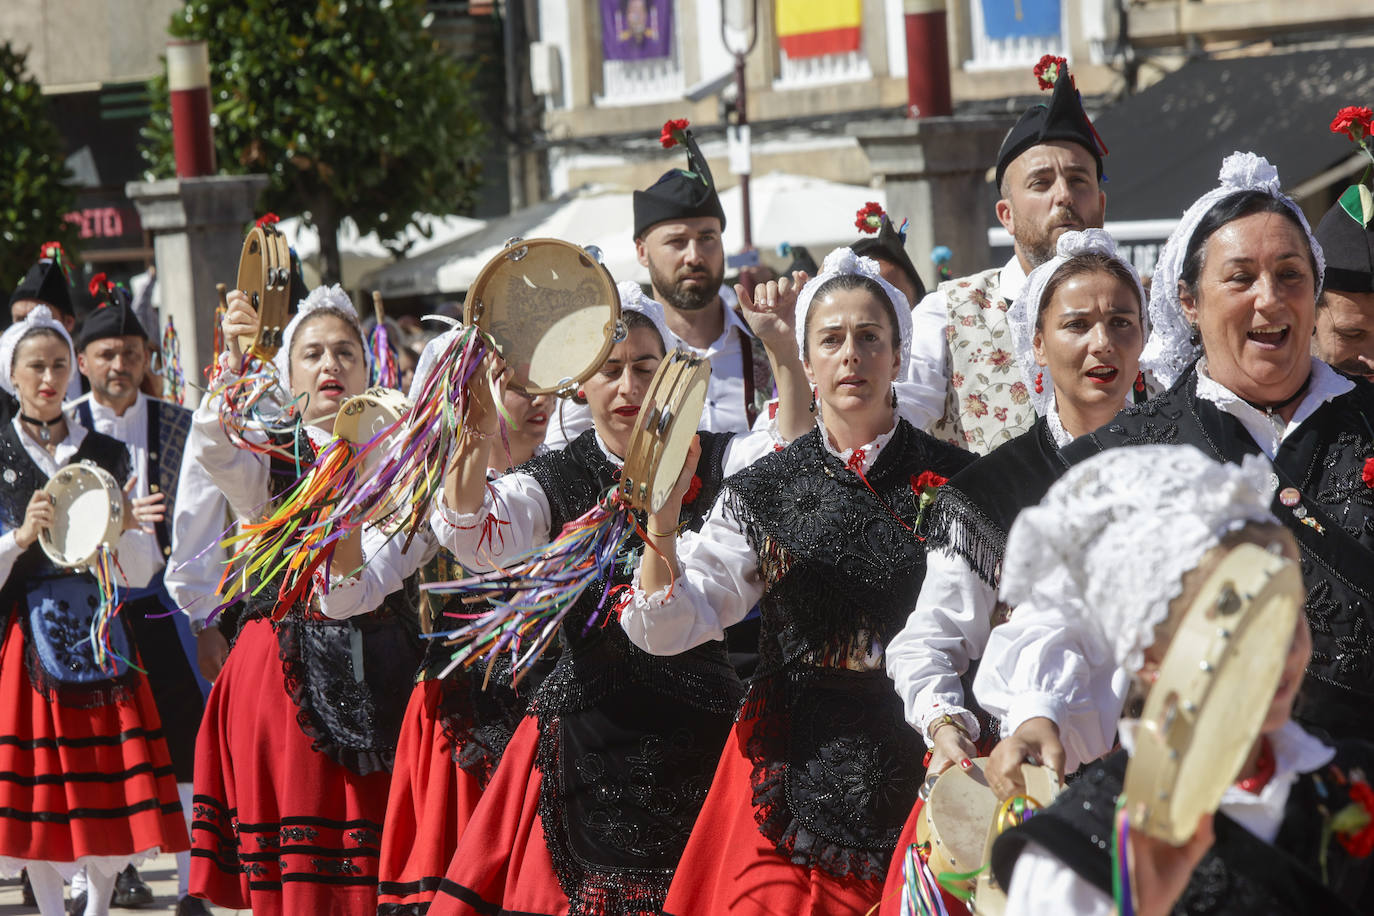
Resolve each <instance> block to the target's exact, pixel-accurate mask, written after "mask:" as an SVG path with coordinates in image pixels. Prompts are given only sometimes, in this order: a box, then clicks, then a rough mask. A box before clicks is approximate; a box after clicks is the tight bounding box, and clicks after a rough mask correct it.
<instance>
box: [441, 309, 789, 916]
mask: <svg viewBox="0 0 1374 916" xmlns="http://www.w3.org/2000/svg"><path fill="white" fill-rule="evenodd" d="M620 296H621V301H622V304H623V307H624V311H623V312H622V316H621V317H622V321H623V322H624V325H625V327H626V329H627V332H628V334H627V336H626V337H625V339H624V340H623V341H620V342H618V343H617V344H616V345H615V346H614V348H613V349H612V350H611V354H610V356H609V357H608V358H607V360H606V362H605V364H604V365H603V366H602V368H601V370H600V371H599V372H597V373H596V374H595V375H593V376H592V377H591V378H589V379H588V380H587V381H586V382H585V383H584V384H583V390H584V392H585V394H586V398H587V402H588V405H589V406H590V408H591V413H592V418H593V428H592V429H591V430H588V431H587V432H585V433H583V434H582V435H581V436H579V437H578V438H577V439H574V440H573V441H572V442H571V443H570V444H569V445H568V446H567V447H566V448H564V449H562V450H559V451H555V452H550V453H548V454H546V455H541V456H538V457H536V458H535V459H534V460H533V461H530V462H528V463H527V464H525V465H524V466H523V467H521V468H519V469H517V470H516V471H514V472H512V473H510V474H507V475H506V476H504V477H502V478H500V479H499V480H496V481H494V482H492V483H491V484H487V483H486V481H485V469H486V467H487V464H488V459H487V450H488V449H489V448H490V447H491V446H490V439H489V438H483V437H486V436H489V435H491V434H492V433H493V431H494V428H495V423H496V418H495V416H492V415H491V414H490V413H488V414H487V415H486V416H482V417H480V418H479V419H477V420H470V422H474V423H476V425H475V426H474V427H473V428H474V429H475V430H476V431H477V432H476V434H475V435H476V438H474V439H473V440H472V441H471V443H470V444H469V445H468V446H467V447H466V448H467V450H466V451H465V452H462V453H460V454H461V455H462V458H461V460H460V461H459V462H458V463H457V464H456V465H455V466H454V467H453V468H451V469H450V471H449V472H448V478H447V481H446V485H445V493H444V505H443V506H442V508H441V510H440V511H439V512H438V513H436V515H435V516H434V528H435V532H436V534H437V535H438V536H439V541H440V543H441V544H442V545H443V546H445V547H447V548H448V549H449V550H451V551H452V552H453V554H454V556H455V557H456V558H457V559H458V560H459V562H461V563H462V564H463V565H464V566H465V567H468V568H469V569H477V570H482V569H491V568H493V567H494V566H496V565H498V564H500V563H502V562H503V561H504V560H506V559H508V558H510V557H513V556H516V555H518V554H520V553H521V552H522V551H525V550H527V549H529V548H531V547H535V546H537V545H540V544H544V543H547V542H548V541H550V540H551V539H553V538H554V537H555V536H556V535H557V534H558V533H559V531H560V530H561V529H562V528H563V526H564V525H565V524H566V523H568V522H570V521H573V520H574V519H577V518H578V517H580V516H581V515H583V514H584V513H586V512H587V511H588V510H590V509H592V508H593V507H594V506H596V505H597V504H598V501H599V500H600V499H601V497H602V495H603V494H604V493H606V491H607V490H608V488H610V487H611V486H612V485H613V483H614V482H615V481H616V479H617V477H618V474H619V471H620V468H621V465H622V456H623V455H624V454H625V451H626V446H627V445H628V444H629V439H630V432H631V429H632V428H633V426H634V422H635V417H636V416H637V414H638V413H639V409H640V405H641V404H642V402H643V399H644V396H645V394H646V393H647V389H648V385H649V382H650V381H651V379H652V378H653V376H654V373H655V371H656V370H657V368H658V365H659V363H660V362H661V361H662V359H663V358H664V355H665V354H664V348H663V340H664V339H665V337H666V330H665V326H664V324H663V320H662V312H661V307H660V306H659V305H658V304H657V303H655V302H653V301H652V300H649V299H646V298H645V297H644V295H643V293H642V292H641V291H640V290H639V288H638V287H637V286H636V285H635V284H633V283H622V284H620ZM700 437H701V445H700V450H701V454H702V455H703V457H702V459H701V461H700V463H699V467H700V469H699V471H698V475H697V479H698V481H699V486H698V492H697V493H696V496H695V498H694V499H691V500H688V501H687V505H685V506H682V507H681V512H680V513H678V514H675V515H674V516H673V520H672V525H674V526H676V525H678V524H683V525H686V526H688V527H693V526H699V525H700V523H701V520H702V517H703V515H704V513H705V510H706V508H707V507H709V506H710V505H711V503H712V501H713V500H714V499H715V494H716V492H717V491H718V490H719V489H720V483H721V481H722V480H723V479H724V478H725V477H726V475H728V474H730V473H733V472H734V471H737V470H739V469H740V468H743V467H745V466H746V465H747V464H748V462H749V461H751V460H752V459H753V458H755V457H757V456H758V455H760V454H762V453H763V452H765V451H767V450H768V449H770V448H771V447H772V442H771V439H770V438H769V437H768V436H767V435H766V434H755V435H751V436H734V435H732V434H728V433H727V434H716V433H701V434H700ZM642 549H643V545H642V542H641V541H640V540H639V538H638V537H637V536H634V537H631V538H630V540H629V541H628V542H626V545H625V546H624V547H623V548H622V549H621V555H620V557H619V558H618V561H617V563H616V573H615V575H614V577H613V578H612V580H611V581H605V580H603V581H601V582H599V583H598V584H597V585H595V586H593V587H592V588H590V589H588V590H587V592H586V593H584V594H583V595H582V596H581V598H579V599H578V601H577V603H576V604H575V605H574V606H573V608H572V609H571V610H570V611H569V612H568V614H567V617H566V618H565V619H564V621H563V623H562V626H561V631H560V634H561V635H560V639H561V642H562V654H561V655H560V657H559V659H558V662H557V665H556V666H555V668H554V670H553V672H552V673H551V674H549V676H548V677H547V678H546V679H545V680H544V682H543V683H542V684H541V685H540V686H539V689H538V690H537V691H536V692H535V694H534V697H533V699H532V701H531V705H530V711H529V714H528V715H527V716H526V717H525V718H524V720H523V721H522V722H521V723H520V726H519V727H518V728H517V729H516V732H515V735H514V737H512V739H511V741H510V744H509V745H508V746H507V748H506V752H505V755H504V757H503V758H502V760H501V765H500V767H498V768H497V770H496V774H495V776H494V777H493V779H492V781H491V783H490V784H489V785H488V786H487V788H486V790H485V792H484V793H483V795H482V798H481V800H480V801H479V802H478V805H477V810H476V811H475V812H474V813H473V816H472V819H471V820H470V821H469V822H468V825H467V827H466V830H465V832H464V834H463V836H462V837H460V838H459V842H458V850H457V852H456V853H455V854H454V856H453V862H452V864H451V865H450V866H449V869H448V875H447V880H446V881H445V882H444V885H443V887H441V888H440V891H439V894H438V895H437V896H436V897H435V900H434V904H433V906H432V907H431V909H430V913H431V914H434V916H438V914H444V916H448V914H478V913H488V912H495V911H496V910H498V909H499V910H501V911H503V912H507V911H508V912H519V913H538V914H565V913H572V914H595V916H600V914H626V916H641V914H644V916H647V914H656V913H659V912H660V910H661V907H662V905H663V896H664V894H665V893H666V892H667V889H668V883H669V881H670V880H671V879H672V876H673V870H674V868H675V867H676V866H677V862H678V857H679V855H680V854H681V852H682V847H683V845H684V844H685V843H686V841H687V835H688V833H689V832H690V831H691V828H692V823H693V822H694V821H695V819H696V816H697V811H698V809H699V807H700V805H701V801H702V799H703V798H704V797H705V795H706V786H707V785H708V783H709V782H710V778H711V771H712V768H713V767H714V766H715V761H716V758H717V757H718V756H719V754H720V748H721V744H722V743H723V742H724V741H725V737H726V734H727V733H728V732H729V730H730V723H731V721H732V720H733V718H734V715H735V711H736V710H737V709H738V708H739V704H740V701H741V699H742V698H743V694H744V689H743V685H741V683H740V681H739V678H738V676H737V675H736V674H735V672H734V669H733V668H731V667H730V662H729V659H728V656H727V655H726V651H725V646H724V644H723V643H722V642H719V641H708V642H704V643H703V644H702V645H700V646H698V647H696V648H695V649H694V650H693V651H691V652H686V653H683V654H682V655H679V656H677V657H675V658H671V659H660V658H654V657H653V656H651V655H649V654H647V653H645V652H643V651H641V650H639V649H637V648H635V647H634V646H633V645H631V644H630V641H629V640H628V639H627V638H626V636H625V633H624V632H623V631H622V630H620V628H619V627H617V626H615V624H614V620H613V619H612V617H613V614H614V608H613V607H612V605H613V604H615V603H618V602H615V596H611V600H610V601H608V602H607V603H606V606H605V607H604V608H600V609H599V608H598V605H599V604H600V603H601V600H602V595H603V593H604V592H606V591H607V590H611V589H615V588H618V587H621V586H625V585H627V584H628V582H629V576H630V572H631V571H632V570H633V565H634V561H635V558H636V557H637V556H638V554H639V553H640V552H641V550H642Z"/></svg>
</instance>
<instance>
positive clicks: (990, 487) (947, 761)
mask: <svg viewBox="0 0 1374 916" xmlns="http://www.w3.org/2000/svg"><path fill="white" fill-rule="evenodd" d="M1007 320H1008V322H1009V324H1010V326H1011V332H1012V340H1013V342H1014V344H1015V347H1016V351H1017V353H1016V356H1017V364H1018V365H1019V366H1021V367H1022V373H1023V375H1024V376H1025V378H1024V381H1023V384H1024V385H1025V388H1026V392H1027V395H1028V396H1029V398H1030V400H1031V403H1032V404H1033V405H1034V407H1035V412H1036V414H1037V416H1038V417H1039V419H1038V420H1037V421H1036V423H1035V425H1034V426H1033V427H1032V428H1031V429H1030V430H1029V431H1028V432H1026V433H1024V434H1023V435H1020V436H1018V437H1016V438H1015V439H1013V440H1011V441H1010V442H1007V443H1005V444H1003V445H1001V446H999V447H998V448H996V449H994V450H993V451H992V452H990V453H989V454H988V455H986V456H984V457H983V458H980V459H978V460H977V461H976V462H974V463H973V464H972V465H971V466H969V467H968V468H967V469H966V470H964V471H963V472H961V473H960V474H958V475H956V476H955V477H954V478H953V479H951V480H950V481H949V483H947V484H945V485H944V486H943V487H941V488H940V490H939V493H938V494H937V496H936V498H935V504H934V505H933V506H932V507H931V512H930V514H929V516H928V517H927V518H926V520H925V521H926V524H925V525H924V526H923V527H922V534H923V535H924V536H925V538H926V550H927V569H926V578H925V582H924V583H923V584H922V585H921V593H920V596H919V597H918V598H917V600H916V607H915V609H914V610H913V611H912V612H911V615H910V617H909V618H908V619H907V621H906V626H905V627H904V628H903V629H902V632H901V633H899V634H898V635H897V637H896V638H895V639H893V640H892V644H891V645H890V646H888V651H887V671H888V674H890V675H891V676H892V680H893V683H894V685H895V686H896V689H897V693H898V695H899V696H900V697H901V698H902V702H903V704H904V706H905V709H906V719H907V721H908V722H909V723H910V724H911V725H912V727H914V728H915V729H916V730H917V731H919V732H920V733H921V735H922V737H923V738H924V739H925V742H926V745H927V747H929V748H930V752H931V760H930V765H929V771H928V772H929V774H930V775H935V774H938V773H942V772H944V770H945V769H947V768H948V767H950V766H951V765H953V764H956V763H957V764H959V765H960V766H963V767H968V766H971V765H972V764H971V762H970V761H971V758H974V757H977V756H979V748H981V749H982V750H983V751H984V752H986V751H987V749H988V748H990V747H992V745H993V744H994V743H995V742H996V741H997V739H998V735H997V723H996V721H995V720H992V719H990V718H989V717H988V716H987V715H986V714H985V713H984V712H983V711H982V709H981V708H980V706H979V704H978V702H976V699H981V697H977V698H975V697H973V696H970V690H969V687H970V686H971V685H972V683H973V675H974V673H975V672H976V671H977V670H978V660H979V658H980V657H981V656H982V654H983V650H984V648H985V647H986V646H987V644H988V639H989V636H990V635H991V633H992V629H993V627H994V626H996V625H998V624H999V623H1001V622H1002V621H1005V620H1006V619H1007V617H1008V616H1010V612H1011V609H1009V608H1007V607H1006V606H1005V605H1001V604H999V603H998V600H997V588H998V585H999V583H1000V580H1001V575H1002V553H1003V548H1004V547H1005V545H1006V541H1007V533H1008V532H1009V531H1010V530H1011V525H1012V523H1013V522H1014V521H1015V520H1016V516H1017V515H1018V514H1019V513H1020V512H1021V510H1022V509H1025V508H1026V507H1028V506H1033V505H1035V504H1036V503H1037V502H1039V501H1040V499H1041V497H1043V496H1044V495H1045V491H1046V490H1047V489H1048V488H1049V486H1050V485H1051V484H1052V483H1054V481H1055V480H1057V479H1058V478H1059V476H1060V475H1061V474H1063V473H1064V471H1066V470H1067V469H1068V467H1069V465H1068V462H1067V461H1066V460H1065V459H1064V458H1063V457H1062V456H1061V455H1060V453H1059V449H1060V448H1062V447H1063V446H1065V445H1068V444H1069V443H1070V442H1072V441H1073V440H1074V439H1075V438H1076V437H1078V436H1082V435H1084V434H1086V433H1090V432H1092V431H1093V430H1095V429H1097V428H1098V427H1099V426H1102V425H1104V424H1106V423H1107V422H1109V421H1110V420H1111V419H1112V417H1114V416H1116V414H1117V413H1118V412H1119V411H1120V410H1121V409H1122V408H1123V407H1124V406H1125V405H1127V404H1128V403H1130V402H1131V400H1132V399H1133V398H1135V397H1139V398H1140V399H1141V400H1143V399H1144V396H1143V390H1142V389H1143V388H1144V385H1143V380H1142V379H1141V377H1140V369H1139V361H1140V352H1141V349H1142V348H1143V347H1144V346H1145V326H1146V316H1145V293H1144V291H1143V289H1142V287H1141V283H1140V277H1139V275H1138V274H1137V273H1136V272H1135V268H1133V267H1132V266H1131V265H1130V263H1129V262H1127V261H1125V260H1124V259H1123V258H1122V257H1121V255H1120V253H1119V252H1118V251H1117V247H1116V243H1115V242H1114V241H1113V240H1112V238H1111V236H1110V235H1108V234H1107V233H1106V232H1105V231H1104V230H1101V229H1088V230H1085V231H1083V232H1067V233H1065V234H1064V235H1062V236H1061V237H1060V238H1059V241H1058V244H1057V248H1056V255H1055V257H1054V258H1052V259H1051V260H1049V261H1048V262H1046V263H1045V264H1042V265H1040V266H1039V267H1037V268H1036V269H1035V270H1034V271H1032V272H1031V275H1030V276H1029V277H1028V278H1027V281H1026V284H1025V286H1024V287H1023V289H1022V291H1021V294H1020V296H1019V297H1018V298H1017V300H1016V301H1015V302H1014V303H1013V304H1012V307H1011V309H1010V310H1009V311H1008V313H1007ZM1091 712H1092V711H1091V710H1089V713H1091ZM1105 727H1106V728H1107V729H1108V730H1109V737H1110V734H1111V732H1113V731H1114V730H1115V727H1116V720H1115V719H1114V718H1113V719H1111V720H1110V721H1108V722H1106V723H1105ZM997 762H1000V761H997V760H995V763H997ZM1019 763H1020V759H1019V758H1017V759H1016V760H1015V761H1014V763H1013V765H1011V766H1008V767H1006V770H1007V772H1006V773H1005V774H999V775H998V776H996V777H994V775H993V774H991V773H990V774H989V779H990V780H993V779H995V778H996V779H1001V780H1002V781H1003V783H1004V784H1006V785H1012V784H1014V781H1015V780H1016V779H1019ZM922 816H923V814H922V811H921V806H919V805H918V806H917V807H916V808H915V809H913V811H912V813H911V816H910V817H909V818H908V819H907V824H906V827H905V828H904V830H903V833H902V841H901V842H899V843H898V844H897V854H896V858H895V859H894V862H893V866H892V868H891V869H889V872H888V885H887V888H886V891H885V893H884V895H883V897H884V905H883V911H882V912H883V913H888V912H891V913H894V914H895V913H897V912H898V910H899V909H900V900H901V893H900V882H901V880H902V876H901V863H902V861H904V859H905V857H906V854H907V848H908V846H909V845H910V844H911V842H913V841H914V839H915V829H916V824H917V823H918V821H919V820H920V818H921V817H922ZM947 906H948V907H950V908H951V909H952V910H954V911H958V910H959V909H960V907H961V905H960V904H959V903H958V901H952V900H951V901H947Z"/></svg>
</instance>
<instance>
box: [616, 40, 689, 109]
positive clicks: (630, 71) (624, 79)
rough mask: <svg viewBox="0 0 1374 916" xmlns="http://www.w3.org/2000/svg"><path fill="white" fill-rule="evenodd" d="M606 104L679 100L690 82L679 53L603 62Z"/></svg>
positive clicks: (620, 104)
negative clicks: (685, 74)
mask: <svg viewBox="0 0 1374 916" xmlns="http://www.w3.org/2000/svg"><path fill="white" fill-rule="evenodd" d="M601 88H602V92H601V94H600V95H599V96H597V97H596V104H597V105H598V106H600V107H602V108H614V107H617V106H622V105H648V104H653V103H655V102H670V101H677V100H680V99H681V98H682V92H683V89H685V88H686V83H685V81H684V77H683V74H682V64H681V62H679V60H678V57H677V53H676V52H674V54H673V56H672V57H657V58H652V59H650V60H608V61H603V62H602V64H601Z"/></svg>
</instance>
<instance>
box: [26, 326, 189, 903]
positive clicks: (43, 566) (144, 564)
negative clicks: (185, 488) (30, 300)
mask: <svg viewBox="0 0 1374 916" xmlns="http://www.w3.org/2000/svg"><path fill="white" fill-rule="evenodd" d="M75 365H76V359H75V355H74V353H73V352H72V342H71V338H70V337H69V336H68V335H67V331H66V329H65V328H63V326H62V325H61V324H60V323H59V322H58V321H56V320H54V319H53V317H52V314H51V313H50V312H49V310H48V308H47V306H44V305H39V306H35V307H34V308H33V309H32V310H31V311H30V312H29V313H28V314H27V315H26V316H25V318H24V319H23V320H22V321H19V322H17V323H15V324H13V325H11V326H10V327H9V328H7V329H6V330H5V333H4V335H3V336H0V387H3V388H4V390H5V392H6V395H4V396H3V397H4V398H6V399H8V398H9V397H11V396H12V397H13V398H14V399H15V403H14V404H13V405H12V406H13V407H14V408H15V409H14V410H13V416H12V418H11V419H9V421H8V422H7V423H5V424H4V426H3V428H0V468H2V469H3V472H0V475H2V476H3V478H4V486H3V487H0V529H3V530H4V532H5V533H4V534H3V535H0V614H3V621H0V874H8V875H13V874H17V873H18V872H19V870H20V869H21V868H24V867H25V866H27V868H28V872H29V880H30V882H31V883H32V885H33V891H34V897H35V898H36V900H37V903H38V908H39V911H40V912H41V913H42V914H43V916H58V914H61V913H63V912H64V907H63V902H62V882H63V879H64V878H71V877H72V876H73V875H74V874H75V873H76V872H77V870H78V869H81V868H82V867H85V868H86V869H87V872H88V874H89V876H90V887H91V893H90V895H89V896H88V897H87V901H86V910H85V912H86V913H88V914H93V913H107V912H109V901H110V894H111V892H112V891H113V888H114V881H115V876H116V875H117V874H118V873H119V872H120V871H121V870H122V869H123V868H124V867H125V866H126V865H127V864H128V863H129V861H130V860H131V859H135V858H138V859H141V858H144V857H147V856H149V855H153V854H156V853H157V852H159V851H161V852H179V851H181V850H184V849H185V848H186V844H187V839H186V824H185V823H184V822H183V821H182V816H181V805H180V803H179V802H178V800H177V788H176V777H175V775H174V774H173V772H172V762H171V758H170V757H169V756H168V753H167V744H166V741H165V740H164V739H163V737H162V727H161V722H160V720H159V719H158V715H157V708H156V707H155V706H154V705H153V698H152V693H151V691H150V690H149V687H148V682H147V679H146V678H145V677H144V675H143V674H142V672H141V671H140V670H139V668H138V664H139V660H138V655H137V653H136V652H135V650H134V649H133V648H132V640H131V639H130V636H129V633H128V631H127V629H126V624H125V622H124V621H123V620H120V619H115V620H114V621H113V622H112V623H111V625H110V633H109V637H108V646H106V647H104V648H106V649H107V650H108V652H109V655H108V656H107V658H106V659H105V660H104V661H103V662H102V661H101V660H100V659H99V658H98V654H97V652H98V650H99V649H100V648H102V647H100V646H97V645H96V644H95V643H94V642H93V640H92V637H91V619H92V612H93V611H95V610H96V609H97V608H99V607H101V605H102V603H103V602H104V601H106V600H112V595H111V593H110V585H109V583H108V582H105V583H101V582H98V580H97V578H96V576H95V575H92V574H91V573H90V572H87V571H84V570H76V569H66V568H61V567H58V566H56V565H55V564H53V562H52V561H51V560H50V559H49V558H48V556H47V554H45V553H44V552H43V550H42V549H41V548H40V547H39V545H38V537H39V535H40V533H41V532H43V531H44V530H45V529H49V528H51V527H52V526H53V525H55V524H57V523H58V522H59V519H57V518H56V517H55V512H54V506H53V503H52V500H51V498H50V497H49V496H48V495H47V494H46V493H45V492H43V486H44V484H46V483H47V482H48V480H49V479H51V478H52V477H53V475H55V474H57V473H58V471H59V470H60V469H61V468H63V467H65V466H68V465H70V464H72V463H74V462H82V461H85V462H91V463H94V464H96V465H98V466H100V467H102V468H104V469H105V470H106V471H108V472H109V473H110V475H111V476H113V477H114V479H115V480H116V481H117V482H118V483H120V484H125V482H126V481H125V478H127V477H128V476H129V455H128V450H127V449H125V447H124V445H123V443H121V442H118V441H116V440H114V439H111V438H110V437H108V436H102V435H101V434H100V433H95V432H89V431H87V430H86V429H85V427H83V426H81V425H80V424H78V423H76V422H74V421H69V420H68V419H67V417H66V416H64V415H63V413H62V398H63V394H64V393H65V392H66V391H67V380H68V378H69V377H70V375H71V373H72V372H74V371H75ZM132 483H133V481H132V480H130V481H128V484H129V485H128V486H125V488H124V491H125V493H126V494H127V493H128V492H129V488H130V486H131V485H132ZM162 501H163V496H162V494H156V495H154V496H148V497H143V498H141V499H138V500H135V501H133V502H130V501H129V500H128V497H127V495H126V496H125V505H124V513H123V518H124V524H125V529H124V530H125V531H129V530H132V529H136V528H140V527H145V528H146V526H150V525H152V524H153V523H155V522H158V521H161V520H162V517H163V507H162ZM93 521H94V520H91V521H89V522H85V523H87V524H89V523H93ZM72 522H73V523H74V524H82V523H83V520H82V519H73V520H72ZM146 530H151V529H150V528H147V529H146ZM112 546H113V547H114V548H115V551H116V552H117V569H118V570H122V573H123V576H124V578H125V579H126V580H127V583H128V584H138V585H142V584H144V583H146V582H147V581H148V579H149V577H150V576H151V575H152V573H153V571H154V569H155V568H156V565H157V559H158V558H156V557H154V556H151V555H149V554H151V553H152V552H155V551H156V545H155V544H154V542H153V541H152V540H151V539H147V538H134V537H121V538H120V541H119V543H118V544H116V545H112ZM115 575H119V573H118V572H117V571H116V572H115Z"/></svg>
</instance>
